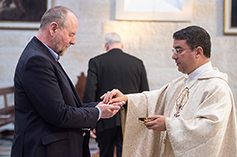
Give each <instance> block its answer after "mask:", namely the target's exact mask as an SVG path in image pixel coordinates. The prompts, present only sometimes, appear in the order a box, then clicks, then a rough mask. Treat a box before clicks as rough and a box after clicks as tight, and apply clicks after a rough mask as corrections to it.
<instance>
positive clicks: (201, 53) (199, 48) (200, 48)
mask: <svg viewBox="0 0 237 157" xmlns="http://www.w3.org/2000/svg"><path fill="white" fill-rule="evenodd" d="M195 53H196V56H197V57H200V56H203V55H204V54H203V49H202V47H201V46H198V47H197V48H195Z"/></svg>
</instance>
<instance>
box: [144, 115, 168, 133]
mask: <svg viewBox="0 0 237 157" xmlns="http://www.w3.org/2000/svg"><path fill="white" fill-rule="evenodd" d="M149 118H152V119H154V120H152V121H149V122H146V123H144V125H145V126H146V127H147V129H152V130H156V131H165V130H166V126H165V119H166V117H165V116H162V115H155V116H149Z"/></svg>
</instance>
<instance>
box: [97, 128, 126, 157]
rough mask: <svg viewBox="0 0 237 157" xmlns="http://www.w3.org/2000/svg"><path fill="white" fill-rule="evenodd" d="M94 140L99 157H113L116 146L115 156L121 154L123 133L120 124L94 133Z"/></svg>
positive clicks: (119, 156)
mask: <svg viewBox="0 0 237 157" xmlns="http://www.w3.org/2000/svg"><path fill="white" fill-rule="evenodd" d="M96 136H97V138H96V141H97V142H98V146H99V148H100V157H113V155H114V146H116V154H117V157H121V156H122V144H123V135H122V128H121V126H117V127H114V128H111V129H106V130H104V131H102V132H99V133H98V134H96Z"/></svg>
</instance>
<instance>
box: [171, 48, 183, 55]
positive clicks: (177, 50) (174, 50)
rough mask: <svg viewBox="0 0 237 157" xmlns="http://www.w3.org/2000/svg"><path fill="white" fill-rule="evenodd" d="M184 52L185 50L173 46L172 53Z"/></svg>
mask: <svg viewBox="0 0 237 157" xmlns="http://www.w3.org/2000/svg"><path fill="white" fill-rule="evenodd" d="M182 52H184V50H180V49H179V48H177V49H175V48H172V53H175V54H180V53H182Z"/></svg>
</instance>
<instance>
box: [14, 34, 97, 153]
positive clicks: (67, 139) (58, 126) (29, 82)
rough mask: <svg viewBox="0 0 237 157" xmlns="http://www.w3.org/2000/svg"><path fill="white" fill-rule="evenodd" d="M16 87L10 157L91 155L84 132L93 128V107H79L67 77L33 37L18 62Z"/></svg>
mask: <svg viewBox="0 0 237 157" xmlns="http://www.w3.org/2000/svg"><path fill="white" fill-rule="evenodd" d="M14 84H15V118H16V120H15V132H14V141H13V146H12V152H11V156H12V157H23V156H24V157H66V156H67V157H89V156H90V152H89V148H88V142H89V131H86V130H85V129H84V128H94V127H95V126H96V123H97V119H98V116H99V111H98V109H97V108H95V107H94V106H95V105H96V103H88V104H82V103H81V100H80V98H79V96H78V95H77V93H76V90H75V88H74V86H73V84H72V82H71V81H70V79H69V78H68V76H67V74H66V73H65V72H64V70H63V69H62V68H61V66H60V65H59V64H58V63H57V61H56V60H55V59H54V58H53V56H52V54H51V53H50V51H49V50H48V49H47V48H46V47H45V45H44V44H43V43H41V42H40V41H39V40H38V39H37V38H36V37H34V38H33V39H32V40H31V41H30V42H29V43H28V45H27V46H26V48H25V50H24V51H23V53H22V55H21V57H20V59H19V62H18V64H17V67H16V71H15V78H14ZM86 106H87V107H86Z"/></svg>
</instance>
